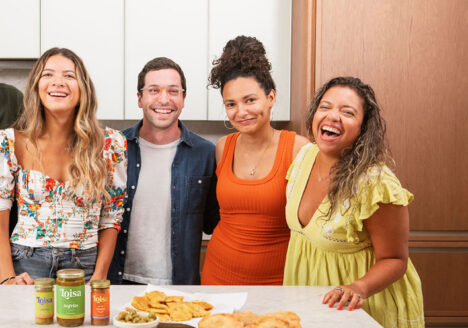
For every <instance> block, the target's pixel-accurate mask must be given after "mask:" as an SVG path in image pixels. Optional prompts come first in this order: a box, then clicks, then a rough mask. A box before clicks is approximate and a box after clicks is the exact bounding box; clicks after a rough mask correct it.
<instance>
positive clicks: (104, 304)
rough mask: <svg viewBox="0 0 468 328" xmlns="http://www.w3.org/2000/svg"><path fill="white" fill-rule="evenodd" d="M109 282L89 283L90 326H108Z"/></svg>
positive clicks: (96, 281) (97, 281) (95, 281)
mask: <svg viewBox="0 0 468 328" xmlns="http://www.w3.org/2000/svg"><path fill="white" fill-rule="evenodd" d="M109 287H110V281H109V280H93V281H91V324H92V325H96V326H105V325H108V324H109V316H110V306H109V304H110V295H109V289H110V288H109Z"/></svg>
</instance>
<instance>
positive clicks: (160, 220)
mask: <svg viewBox="0 0 468 328" xmlns="http://www.w3.org/2000/svg"><path fill="white" fill-rule="evenodd" d="M137 96H138V106H139V107H140V108H142V109H143V120H142V121H140V122H139V123H138V124H136V125H135V126H134V127H131V128H129V129H127V130H124V131H123V132H124V134H125V136H126V137H127V142H128V171H127V172H128V181H127V192H128V200H127V204H126V206H125V207H126V210H125V213H124V216H123V222H122V224H121V231H120V233H119V236H118V239H117V245H116V248H115V253H114V257H113V260H112V264H111V267H110V269H109V279H110V280H111V282H112V283H113V284H122V283H123V284H138V283H140V284H149V283H151V284H157V285H168V284H174V285H195V284H200V273H199V262H200V247H201V239H202V232H205V233H207V234H211V233H212V232H213V229H214V228H215V226H216V224H217V223H218V221H219V206H218V202H217V200H216V174H215V170H216V160H215V146H214V145H213V144H212V143H211V142H209V141H207V140H205V139H203V138H201V137H199V136H198V135H196V134H194V133H192V132H190V131H189V130H187V128H186V127H185V126H184V124H183V123H182V122H181V121H179V119H178V118H179V115H180V113H181V111H182V108H183V107H184V101H185V96H186V81H185V76H184V73H183V71H182V69H181V68H180V67H179V65H177V64H176V63H175V62H173V61H172V60H170V59H168V58H165V57H158V58H155V59H153V60H151V61H149V62H148V63H147V64H146V65H145V67H144V68H143V70H142V71H141V72H140V74H139V75H138V93H137ZM130 222H131V224H130Z"/></svg>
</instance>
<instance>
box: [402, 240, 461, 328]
mask: <svg viewBox="0 0 468 328" xmlns="http://www.w3.org/2000/svg"><path fill="white" fill-rule="evenodd" d="M419 246H420V247H411V248H410V257H411V260H412V261H413V263H414V265H415V267H416V268H417V269H418V271H419V273H420V276H421V282H422V286H423V296H424V312H425V315H426V317H433V318H437V317H453V318H454V320H455V322H457V321H458V322H459V320H460V319H461V318H465V322H467V323H468V298H467V297H466V295H468V284H466V272H467V268H468V247H466V246H465V247H457V245H447V244H440V245H437V244H434V243H432V244H431V245H427V244H426V245H422V244H421V245H419ZM424 246H426V247H424ZM423 273H424V274H423ZM439 319H440V318H439ZM433 321H434V320H433ZM446 321H447V320H446ZM448 322H453V320H449V321H448Z"/></svg>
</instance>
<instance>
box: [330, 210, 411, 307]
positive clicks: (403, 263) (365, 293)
mask: <svg viewBox="0 0 468 328" xmlns="http://www.w3.org/2000/svg"><path fill="white" fill-rule="evenodd" d="M363 223H364V226H365V228H366V229H367V231H368V232H369V235H370V238H371V241H372V245H373V248H374V253H375V257H376V262H375V264H374V265H373V266H372V267H371V268H370V269H369V271H368V272H367V273H366V274H365V275H364V276H363V277H361V278H360V279H358V280H356V281H355V282H353V283H352V284H350V285H345V286H340V287H342V288H343V289H344V294H343V296H342V297H341V299H340V301H339V303H338V306H337V308H338V309H341V308H342V307H343V306H344V305H345V304H346V302H347V301H348V299H350V304H349V306H348V309H349V310H350V309H353V308H360V307H362V305H363V304H364V299H366V298H368V297H370V296H372V295H374V294H375V293H378V292H379V291H381V290H383V289H385V288H387V287H388V286H389V285H391V284H392V283H393V282H395V281H397V280H398V279H400V278H401V277H402V276H403V275H404V274H405V272H406V268H407V264H408V237H409V214H408V208H407V207H406V206H398V205H392V204H379V209H378V210H377V211H376V212H375V213H374V214H373V215H372V216H371V217H370V218H368V219H367V220H364V221H363ZM351 294H353V295H352V296H351ZM327 295H332V296H329V299H328V300H327V301H326V300H325V298H324V303H328V304H329V306H330V303H332V304H331V306H333V304H334V303H335V302H336V301H337V299H336V297H334V296H333V294H332V292H329V293H328V294H327ZM358 295H361V297H360V298H359V297H358ZM326 297H327V296H326Z"/></svg>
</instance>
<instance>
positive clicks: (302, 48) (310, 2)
mask: <svg viewBox="0 0 468 328" xmlns="http://www.w3.org/2000/svg"><path fill="white" fill-rule="evenodd" d="M315 16H316V15H315V0H293V2H292V39H291V42H292V45H291V122H290V124H288V126H286V127H285V128H287V129H289V130H294V131H296V132H297V133H299V134H302V135H304V136H307V131H306V129H305V125H304V113H305V111H306V109H307V105H308V104H309V102H310V100H311V98H312V97H313V93H314V88H315V84H314V82H315V80H314V75H315V71H314V70H315V33H314V32H315Z"/></svg>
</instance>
